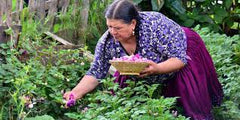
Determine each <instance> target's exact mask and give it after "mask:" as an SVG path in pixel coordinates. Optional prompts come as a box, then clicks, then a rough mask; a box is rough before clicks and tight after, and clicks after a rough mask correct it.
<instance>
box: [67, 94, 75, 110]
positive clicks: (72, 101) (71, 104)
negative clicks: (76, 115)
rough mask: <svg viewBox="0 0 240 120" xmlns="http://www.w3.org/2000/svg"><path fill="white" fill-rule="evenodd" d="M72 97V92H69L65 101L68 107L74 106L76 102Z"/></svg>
mask: <svg viewBox="0 0 240 120" xmlns="http://www.w3.org/2000/svg"><path fill="white" fill-rule="evenodd" d="M74 98H75V96H74V94H73V93H71V94H70V95H69V100H68V101H67V106H68V107H72V106H74V105H75V104H76V100H75V99H74Z"/></svg>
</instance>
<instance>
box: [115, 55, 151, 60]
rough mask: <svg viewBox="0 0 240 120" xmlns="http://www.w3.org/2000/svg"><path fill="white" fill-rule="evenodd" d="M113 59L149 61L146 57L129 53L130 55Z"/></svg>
mask: <svg viewBox="0 0 240 120" xmlns="http://www.w3.org/2000/svg"><path fill="white" fill-rule="evenodd" d="M112 60H113V61H126V62H147V61H149V60H148V59H147V58H143V57H142V56H140V55H139V54H136V55H131V56H123V57H120V58H113V59H112Z"/></svg>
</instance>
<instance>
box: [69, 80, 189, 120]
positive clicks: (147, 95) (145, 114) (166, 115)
mask: <svg viewBox="0 0 240 120" xmlns="http://www.w3.org/2000/svg"><path fill="white" fill-rule="evenodd" d="M127 84H128V86H127V87H125V88H123V89H121V88H119V85H118V84H116V83H113V79H112V78H107V79H104V80H103V81H102V84H101V87H100V88H98V90H96V91H95V92H94V93H91V94H88V95H87V96H86V97H85V98H83V99H82V100H80V101H79V105H80V106H76V107H78V108H79V109H78V111H77V112H70V113H66V114H65V115H67V116H68V117H70V118H72V119H111V120H118V119H119V120H129V119H137V120H146V119H150V120H151V119H159V120H161V119H167V120H173V119H174V120H175V119H178V120H185V119H187V118H185V117H183V116H181V115H179V116H177V117H174V116H173V115H172V113H171V109H172V108H174V105H175V102H176V98H163V97H162V96H161V95H158V96H159V97H158V98H153V93H154V91H155V90H158V89H157V88H158V85H157V84H154V85H146V84H144V83H143V82H141V81H138V82H136V81H131V80H127ZM112 90H113V91H114V92H115V95H113V94H111V93H112ZM154 96H155V95H154Z"/></svg>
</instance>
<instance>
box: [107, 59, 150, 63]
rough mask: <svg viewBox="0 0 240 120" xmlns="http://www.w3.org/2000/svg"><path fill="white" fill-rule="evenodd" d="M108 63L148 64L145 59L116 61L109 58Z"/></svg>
mask: <svg viewBox="0 0 240 120" xmlns="http://www.w3.org/2000/svg"><path fill="white" fill-rule="evenodd" d="M109 63H146V64H149V63H148V62H147V61H118V60H109Z"/></svg>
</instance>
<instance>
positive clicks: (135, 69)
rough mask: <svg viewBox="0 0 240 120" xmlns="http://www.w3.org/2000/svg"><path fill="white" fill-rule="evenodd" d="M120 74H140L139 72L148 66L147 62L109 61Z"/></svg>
mask: <svg viewBox="0 0 240 120" xmlns="http://www.w3.org/2000/svg"><path fill="white" fill-rule="evenodd" d="M109 62H110V63H111V64H112V66H113V67H115V68H116V69H117V70H118V71H119V72H120V75H140V72H141V71H142V70H143V69H144V68H145V67H147V66H148V63H147V62H129V61H114V60H110V61H109Z"/></svg>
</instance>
